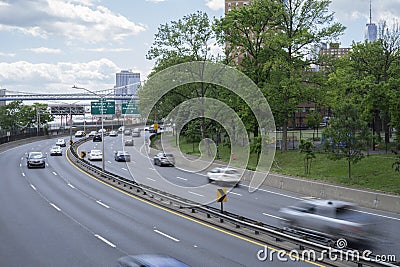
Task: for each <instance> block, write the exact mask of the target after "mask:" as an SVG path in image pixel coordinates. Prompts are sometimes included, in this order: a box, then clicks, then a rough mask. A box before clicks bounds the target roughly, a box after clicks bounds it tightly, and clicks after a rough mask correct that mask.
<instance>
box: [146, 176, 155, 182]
mask: <svg viewBox="0 0 400 267" xmlns="http://www.w3.org/2000/svg"><path fill="white" fill-rule="evenodd" d="M146 179H149V180H150V181H153V182H155V181H156V180H154V179H151V178H150V177H146Z"/></svg>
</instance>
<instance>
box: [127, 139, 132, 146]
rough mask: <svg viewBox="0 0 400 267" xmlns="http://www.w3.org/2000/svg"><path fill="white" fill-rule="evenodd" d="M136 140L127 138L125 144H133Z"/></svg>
mask: <svg viewBox="0 0 400 267" xmlns="http://www.w3.org/2000/svg"><path fill="white" fill-rule="evenodd" d="M133 145H134V142H133V139H126V140H125V146H133Z"/></svg>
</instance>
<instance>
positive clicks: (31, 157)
mask: <svg viewBox="0 0 400 267" xmlns="http://www.w3.org/2000/svg"><path fill="white" fill-rule="evenodd" d="M45 159H46V157H45V156H44V155H43V153H42V152H29V154H28V156H27V157H26V166H27V167H28V169H30V168H45V167H46V161H45Z"/></svg>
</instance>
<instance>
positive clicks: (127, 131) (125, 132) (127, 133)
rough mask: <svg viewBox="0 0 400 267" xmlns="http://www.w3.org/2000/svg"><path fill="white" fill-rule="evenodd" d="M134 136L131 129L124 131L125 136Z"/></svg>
mask: <svg viewBox="0 0 400 267" xmlns="http://www.w3.org/2000/svg"><path fill="white" fill-rule="evenodd" d="M131 134H132V131H131V129H125V130H124V135H127V136H128V135H131Z"/></svg>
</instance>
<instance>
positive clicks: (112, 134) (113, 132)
mask: <svg viewBox="0 0 400 267" xmlns="http://www.w3.org/2000/svg"><path fill="white" fill-rule="evenodd" d="M109 135H110V136H118V132H117V131H111V132H110V134H109Z"/></svg>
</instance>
